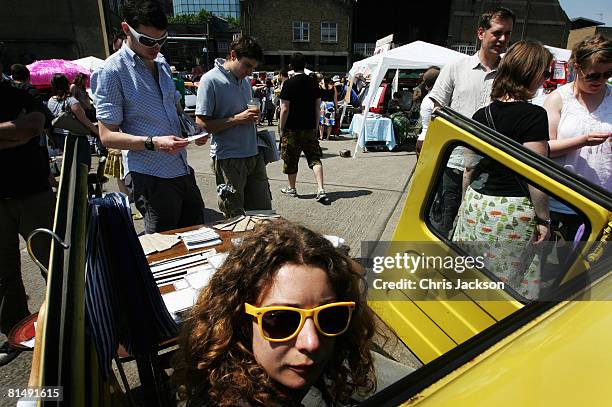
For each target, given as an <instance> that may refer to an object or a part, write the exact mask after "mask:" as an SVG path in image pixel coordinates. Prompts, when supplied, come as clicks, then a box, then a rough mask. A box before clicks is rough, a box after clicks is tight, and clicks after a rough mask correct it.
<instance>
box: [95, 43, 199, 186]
mask: <svg viewBox="0 0 612 407" xmlns="http://www.w3.org/2000/svg"><path fill="white" fill-rule="evenodd" d="M155 63H156V65H157V71H158V75H159V81H156V80H155V78H154V77H153V75H152V74H151V71H149V70H148V69H147V67H146V66H145V64H144V62H143V60H142V59H141V58H140V57H139V56H138V55H136V54H135V53H134V51H132V50H131V49H130V48H129V47H128V46H127V45H126V44H124V45H123V47H121V49H120V50H119V51H117V52H116V53H114V54H113V55H111V56H110V57H108V58H107V59H106V61H105V62H104V65H102V66H101V67H100V68H99V69H97V70H96V71H95V72H94V73H93V74H92V75H91V91H92V93H93V99H94V103H95V105H96V112H97V118H98V120H100V121H102V122H103V123H105V124H110V125H112V124H114V125H118V126H119V127H120V129H121V131H122V132H124V133H128V134H133V135H136V136H153V137H155V136H167V135H177V136H180V135H181V125H180V123H179V118H178V113H177V111H176V103H177V102H178V99H177V97H176V95H177V94H176V88H175V86H174V82H173V81H172V75H171V73H170V66H169V65H168V63H167V62H166V60H165V59H164V57H163V56H162V55H161V54H159V55H158V56H157V58H156V59H155ZM123 166H124V170H125V174H127V173H129V172H130V171H134V172H137V173H141V174H147V175H153V176H155V177H160V178H176V177H180V176H183V175H187V174H189V173H190V168H189V166H188V164H187V152H186V151H185V150H183V151H181V152H180V153H179V154H177V155H172V154H169V153H165V152H161V151H148V150H139V151H132V150H124V151H123Z"/></svg>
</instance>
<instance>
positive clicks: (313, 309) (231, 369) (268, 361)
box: [175, 220, 376, 406]
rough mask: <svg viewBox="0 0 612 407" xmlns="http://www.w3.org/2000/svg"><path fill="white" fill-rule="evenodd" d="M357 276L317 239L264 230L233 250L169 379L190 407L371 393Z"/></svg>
mask: <svg viewBox="0 0 612 407" xmlns="http://www.w3.org/2000/svg"><path fill="white" fill-rule="evenodd" d="M361 279H362V274H361V272H360V268H359V267H358V266H356V263H354V262H353V261H352V260H350V258H348V257H347V256H345V255H344V254H341V253H340V252H338V251H337V250H336V249H335V248H334V247H333V246H332V244H331V243H330V242H329V241H327V240H326V239H325V238H324V237H323V236H321V235H319V234H316V233H314V232H312V231H310V230H308V229H306V228H304V227H301V226H298V225H295V224H292V223H290V222H287V221H284V220H277V221H273V222H265V223H263V224H260V225H258V226H257V227H256V228H255V230H254V231H253V232H251V233H249V234H248V235H246V236H245V237H244V239H243V240H242V242H241V243H240V245H238V246H237V247H234V248H233V249H232V250H231V252H230V253H229V256H228V257H227V259H226V260H225V263H224V264H223V266H222V267H221V268H220V269H219V270H218V271H217V272H216V273H215V274H214V275H213V277H212V278H211V280H210V283H209V284H208V286H207V287H206V288H205V289H204V290H203V291H202V293H201V294H200V297H199V299H198V301H197V303H196V305H195V306H194V307H193V308H192V310H191V313H190V315H189V317H188V318H187V320H186V321H185V323H184V325H183V330H182V334H181V350H180V352H181V354H180V355H179V363H178V365H177V366H176V368H177V370H176V373H175V375H176V376H177V377H178V378H179V384H181V385H183V386H181V387H182V392H181V393H182V394H181V395H182V396H183V398H186V399H187V400H188V405H189V406H201V405H206V406H217V405H218V406H236V405H240V406H264V405H265V406H275V405H278V406H281V405H282V406H299V405H301V404H300V402H301V400H302V398H303V397H304V396H305V394H306V393H307V392H308V390H309V389H310V388H311V387H312V386H315V387H316V388H317V389H318V390H320V391H321V394H322V397H323V399H324V401H325V402H326V403H327V404H328V405H337V404H341V403H346V402H348V401H350V399H351V395H353V394H354V393H355V392H359V393H361V394H365V393H368V392H371V391H372V390H374V388H375V387H376V379H375V376H374V368H373V364H372V355H371V353H370V341H371V338H372V336H373V334H374V329H375V328H374V320H373V315H372V312H371V311H370V309H369V308H368V306H367V304H366V302H365V296H364V293H363V292H362V291H361V290H362V288H363V287H364V284H362V282H361Z"/></svg>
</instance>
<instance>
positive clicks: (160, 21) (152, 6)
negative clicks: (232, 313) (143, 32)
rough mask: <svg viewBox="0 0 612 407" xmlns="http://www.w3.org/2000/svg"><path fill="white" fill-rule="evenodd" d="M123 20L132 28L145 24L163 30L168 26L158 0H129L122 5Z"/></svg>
mask: <svg viewBox="0 0 612 407" xmlns="http://www.w3.org/2000/svg"><path fill="white" fill-rule="evenodd" d="M123 20H124V21H125V22H126V23H128V24H129V25H130V26H131V27H132V28H134V29H135V28H137V27H138V26H139V25H147V26H152V27H155V28H157V29H158V30H165V29H167V28H168V18H167V17H166V13H165V12H164V9H163V7H162V5H161V3H160V2H159V1H155V0H129V1H128V2H126V3H125V4H124V5H123Z"/></svg>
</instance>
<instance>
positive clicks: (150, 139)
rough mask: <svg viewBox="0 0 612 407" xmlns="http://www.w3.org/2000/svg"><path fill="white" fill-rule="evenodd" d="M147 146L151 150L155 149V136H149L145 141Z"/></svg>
mask: <svg viewBox="0 0 612 407" xmlns="http://www.w3.org/2000/svg"><path fill="white" fill-rule="evenodd" d="M144 144H145V148H146V149H147V150H149V151H155V144H153V136H149V137H147V139H146V140H145V142H144Z"/></svg>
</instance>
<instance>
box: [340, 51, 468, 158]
mask: <svg viewBox="0 0 612 407" xmlns="http://www.w3.org/2000/svg"><path fill="white" fill-rule="evenodd" d="M464 57H466V55H464V54H462V53H459V52H457V51H453V50H452V49H449V48H444V47H441V46H438V45H434V44H430V43H427V42H424V41H415V42H411V43H410V44H406V45H404V46H401V47H398V48H394V49H392V50H389V51H387V52H384V53H381V54H378V55H375V56H373V57H370V58H366V60H362V61H358V62H356V63H355V64H354V65H353V68H351V70H350V71H349V78H354V77H355V75H356V74H357V73H363V72H360V70H361V71H363V70H366V69H371V71H372V74H371V80H370V87H369V89H368V93H367V94H366V97H365V106H370V105H371V103H372V100H373V99H374V97H375V95H376V93H377V91H378V87H379V86H380V84H381V82H382V80H383V78H384V76H385V74H386V72H387V70H389V69H427V68H429V67H430V66H433V65H435V66H438V67H440V68H442V67H443V66H444V65H446V64H448V63H451V62H454V61H456V60H458V59H461V58H464ZM374 64H375V65H374ZM368 113H369V109H365V110H364V118H365V119H366V120H363V122H362V123H361V128H360V129H358V131H357V134H358V139H359V140H358V143H357V146H355V154H356V153H357V148H358V147H359V145H360V143H363V140H365V129H366V126H365V125H366V122H367V117H368ZM353 157H355V155H354V156H353Z"/></svg>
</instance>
